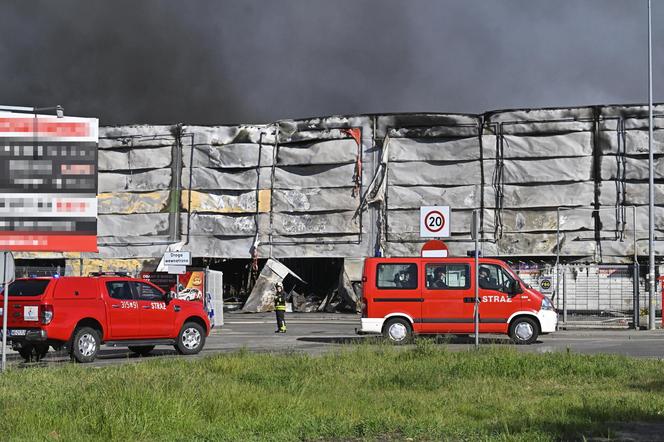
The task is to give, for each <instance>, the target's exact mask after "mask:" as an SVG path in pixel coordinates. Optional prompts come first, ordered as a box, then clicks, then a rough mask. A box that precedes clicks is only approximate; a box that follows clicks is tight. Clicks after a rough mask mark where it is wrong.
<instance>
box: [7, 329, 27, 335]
mask: <svg viewBox="0 0 664 442" xmlns="http://www.w3.org/2000/svg"><path fill="white" fill-rule="evenodd" d="M26 332H27V330H23V329H15V330H9V332H8V333H7V336H25V333H26Z"/></svg>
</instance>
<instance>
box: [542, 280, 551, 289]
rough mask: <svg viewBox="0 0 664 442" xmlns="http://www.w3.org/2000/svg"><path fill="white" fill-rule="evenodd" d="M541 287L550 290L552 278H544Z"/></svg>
mask: <svg viewBox="0 0 664 442" xmlns="http://www.w3.org/2000/svg"><path fill="white" fill-rule="evenodd" d="M540 287H542V288H543V289H544V290H548V289H550V288H551V280H550V279H543V280H541V281H540Z"/></svg>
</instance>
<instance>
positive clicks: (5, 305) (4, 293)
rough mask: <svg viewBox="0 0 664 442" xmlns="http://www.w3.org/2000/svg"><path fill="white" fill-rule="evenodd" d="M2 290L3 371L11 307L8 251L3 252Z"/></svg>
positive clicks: (5, 364)
mask: <svg viewBox="0 0 664 442" xmlns="http://www.w3.org/2000/svg"><path fill="white" fill-rule="evenodd" d="M2 256H3V259H2V286H3V288H4V290H3V291H2V298H3V308H2V371H3V372H4V371H5V370H6V369H7V310H8V307H9V284H7V281H6V280H5V279H6V276H7V253H3V254H2Z"/></svg>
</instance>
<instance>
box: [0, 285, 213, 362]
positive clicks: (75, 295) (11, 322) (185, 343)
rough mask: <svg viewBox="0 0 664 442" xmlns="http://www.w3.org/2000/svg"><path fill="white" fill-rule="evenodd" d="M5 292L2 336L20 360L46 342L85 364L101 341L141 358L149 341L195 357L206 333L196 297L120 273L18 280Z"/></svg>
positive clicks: (37, 354)
mask: <svg viewBox="0 0 664 442" xmlns="http://www.w3.org/2000/svg"><path fill="white" fill-rule="evenodd" d="M8 292H9V309H8V311H7V312H6V314H7V321H8V332H7V339H8V341H9V342H11V346H12V348H13V349H14V350H16V351H18V352H19V353H20V354H21V356H22V357H23V358H24V359H26V360H39V359H41V358H42V357H43V356H45V355H46V353H47V352H48V349H49V347H53V348H54V349H56V350H60V349H63V348H65V349H67V350H68V351H69V353H70V355H71V357H72V359H73V360H75V361H77V362H91V361H93V360H94V359H95V358H96V357H97V354H98V352H99V348H100V346H101V345H102V344H105V345H108V346H114V347H128V348H129V349H130V350H131V351H133V352H135V353H138V354H141V355H147V354H148V353H150V352H151V351H152V349H154V347H155V346H156V345H173V346H174V347H175V349H176V350H177V351H178V352H179V353H180V354H195V353H198V352H200V351H201V349H202V348H203V346H204V345H205V338H206V336H208V334H209V332H210V321H209V319H208V316H207V314H206V312H205V310H204V307H203V304H202V303H201V302H191V301H183V300H178V299H171V297H170V296H169V294H167V293H165V292H164V291H163V290H161V289H160V288H159V287H157V286H156V285H154V284H151V283H149V282H147V281H144V280H141V279H135V278H130V277H127V276H122V275H99V276H88V277H69V276H67V277H60V278H27V279H17V280H16V281H14V282H13V283H12V284H10V285H9V289H8ZM3 296H4V293H2V292H0V306H2V305H3V303H2V302H3V301H4V299H3ZM1 310H2V309H1V308H0V318H2V316H1V315H4V314H5V312H3V311H1ZM1 331H2V329H1V328H0V332H1Z"/></svg>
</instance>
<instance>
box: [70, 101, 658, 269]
mask: <svg viewBox="0 0 664 442" xmlns="http://www.w3.org/2000/svg"><path fill="white" fill-rule="evenodd" d="M655 110H656V112H655V113H656V115H657V117H656V119H655V122H656V130H655V144H654V146H655V152H656V179H657V188H656V195H657V202H658V203H660V204H659V206H658V208H657V217H656V224H657V226H656V227H657V234H658V235H659V236H662V232H661V231H662V230H664V211H663V210H662V207H661V203H664V199H663V197H664V180H663V179H664V173H663V172H662V167H658V166H659V165H660V162H661V161H664V159H662V158H664V157H663V155H664V132H663V131H662V126H663V118H664V106H661V105H660V106H657V107H656V109H655ZM100 132H101V135H100V136H101V139H100V145H99V148H100V150H99V169H100V173H99V189H100V190H99V192H100V195H99V244H100V253H99V255H95V254H89V255H84V256H83V257H84V258H97V257H101V258H141V259H146V260H147V259H152V260H154V258H158V257H160V256H161V255H162V253H163V252H164V250H165V249H166V246H167V244H169V243H171V242H173V241H175V240H181V241H183V242H184V243H185V244H184V246H183V249H185V250H191V251H192V252H193V254H194V256H196V257H216V258H250V257H252V256H253V257H260V258H264V257H267V256H273V257H277V258H279V257H363V256H371V255H374V254H375V253H377V252H382V253H383V254H385V255H393V256H399V255H413V254H419V250H420V247H421V245H422V243H423V241H421V240H420V238H419V207H420V206H422V205H450V206H451V207H452V224H451V228H452V237H451V238H450V239H449V240H448V244H449V245H450V248H451V249H452V253H454V254H465V251H466V250H468V249H470V248H472V242H471V240H470V231H469V229H470V217H471V213H472V210H473V209H480V210H481V221H482V222H481V233H482V238H483V241H482V248H483V250H484V254H485V255H493V256H545V257H546V256H549V257H552V256H554V255H555V253H556V248H557V247H560V251H561V254H563V255H564V256H572V257H580V258H587V259H590V260H595V261H606V262H610V261H629V260H630V259H631V256H632V255H633V254H634V247H633V241H634V236H633V234H632V228H633V222H632V213H631V210H632V209H631V207H629V206H631V205H635V206H636V216H637V223H636V228H637V240H638V241H637V244H638V253H639V254H641V255H644V254H645V253H646V248H647V241H645V240H644V239H645V238H647V204H648V200H647V179H648V176H647V133H648V131H647V109H646V108H645V107H643V106H605V107H599V106H598V107H586V108H572V109H537V110H514V111H498V112H489V113H486V114H482V115H461V114H395V115H369V116H355V117H328V118H313V119H306V120H285V121H280V122H277V123H273V124H267V125H237V126H217V127H202V126H122V127H107V128H102V129H101V131H100ZM178 181H179V182H178ZM178 189H179V191H178ZM561 206H565V207H569V208H574V210H569V211H564V212H561V223H560V230H561V235H560V237H558V238H557V237H556V215H557V209H558V207H561ZM592 209H601V210H600V211H599V212H597V214H593V212H592ZM256 245H257V247H255V246H256ZM657 247H658V248H661V246H660V245H659V244H658V246H657ZM658 252H661V251H660V250H658Z"/></svg>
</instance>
